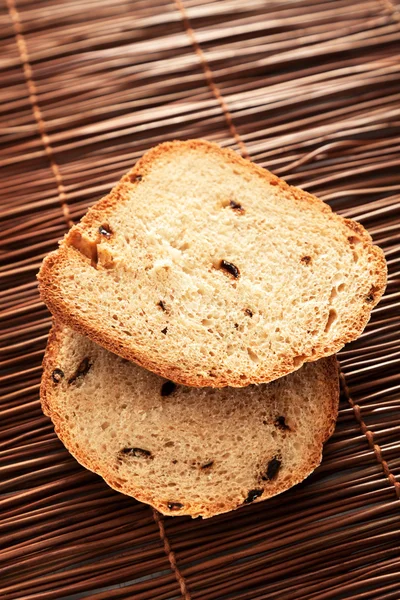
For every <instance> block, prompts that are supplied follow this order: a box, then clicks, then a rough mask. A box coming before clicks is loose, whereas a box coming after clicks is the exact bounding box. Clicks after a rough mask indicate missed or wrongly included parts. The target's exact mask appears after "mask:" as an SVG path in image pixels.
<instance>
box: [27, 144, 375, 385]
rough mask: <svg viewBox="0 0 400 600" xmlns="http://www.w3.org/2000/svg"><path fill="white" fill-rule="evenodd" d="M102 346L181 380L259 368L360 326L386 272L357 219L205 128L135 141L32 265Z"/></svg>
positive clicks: (289, 365)
mask: <svg viewBox="0 0 400 600" xmlns="http://www.w3.org/2000/svg"><path fill="white" fill-rule="evenodd" d="M39 281H40V289H41V294H42V297H43V299H44V301H45V302H46V303H47V305H48V307H49V308H50V310H51V311H52V313H53V314H54V315H55V316H56V317H57V318H58V319H60V320H62V321H63V322H64V323H66V324H67V325H70V326H71V327H72V328H74V329H76V330H77V331H79V332H80V333H82V334H86V335H88V336H89V337H90V338H91V339H92V340H94V341H95V342H97V343H99V344H100V345H102V346H104V347H105V348H107V349H108V350H111V351H112V352H115V353H116V354H119V355H120V356H123V357H124V358H127V359H128V360H131V361H134V362H136V363H138V364H139V365H142V366H143V367H145V368H147V369H150V370H152V371H154V372H155V373H158V374H159V375H162V376H164V377H166V378H168V379H172V380H174V381H177V382H179V383H182V384H186V385H193V386H212V387H223V386H228V385H229V386H238V387H241V386H246V385H249V384H251V383H260V382H268V381H271V380H273V379H276V378H278V377H281V376H283V375H286V374H287V373H290V372H292V371H294V370H295V369H298V368H299V367H300V366H301V365H302V364H303V363H305V362H308V361H313V360H316V359H318V358H321V357H323V356H328V355H330V354H333V353H335V352H336V351H338V350H339V349H340V348H341V347H342V346H343V345H344V344H345V343H346V342H349V341H350V340H354V339H355V338H357V336H359V335H360V333H361V332H362V331H363V329H364V327H365V325H366V323H367V321H368V319H369V316H370V312H371V309H372V308H373V307H374V306H375V305H376V304H377V302H378V300H379V298H380V297H381V295H382V293H383V291H384V288H385V284H386V264H385V259H384V256H383V252H382V251H381V250H380V249H379V248H377V247H376V246H374V245H373V244H372V242H371V237H370V236H369V234H368V233H367V232H366V231H365V230H364V228H363V227H362V226H361V225H359V224H358V223H356V222H354V221H350V220H347V219H344V218H342V217H340V216H338V215H336V214H334V213H332V211H331V209H330V208H329V206H327V205H326V204H324V203H323V202H321V201H320V200H318V199H317V198H315V197H314V196H311V195H310V194H307V193H306V192H304V191H302V190H300V189H296V188H293V187H290V186H289V185H287V184H286V183H285V182H284V181H282V180H280V179H278V178H277V177H275V176H273V175H272V174H271V173H269V172H268V171H265V170H264V169H262V168H260V167H258V166H257V165H255V164H252V163H250V162H249V161H246V160H244V159H242V158H241V157H239V156H238V155H237V154H236V153H235V152H233V151H231V150H222V149H221V148H219V147H218V146H217V145H215V144H211V143H208V142H205V141H201V140H197V141H189V142H172V143H165V144H161V145H160V146H158V147H156V148H154V149H153V150H151V151H149V152H148V153H147V154H145V155H144V156H143V158H142V159H141V160H140V161H139V162H138V163H137V165H136V166H135V167H134V169H133V170H132V171H130V172H129V173H128V174H127V175H126V176H125V177H123V178H122V180H121V181H120V183H119V184H118V185H117V186H116V187H115V188H114V189H113V190H112V192H111V193H110V194H109V195H108V196H107V197H106V198H104V199H103V200H101V201H100V202H98V203H97V204H95V205H94V206H93V207H92V208H91V209H90V210H89V211H88V213H87V215H86V216H85V217H84V218H83V219H82V221H81V222H80V223H79V224H78V225H77V226H75V227H73V228H72V229H71V231H70V233H69V234H68V235H67V236H66V238H65V239H64V241H63V242H62V243H61V246H60V248H59V249H58V250H57V251H56V252H54V253H52V254H50V255H49V256H48V257H47V258H46V259H45V261H44V263H43V266H42V268H41V271H40V275H39Z"/></svg>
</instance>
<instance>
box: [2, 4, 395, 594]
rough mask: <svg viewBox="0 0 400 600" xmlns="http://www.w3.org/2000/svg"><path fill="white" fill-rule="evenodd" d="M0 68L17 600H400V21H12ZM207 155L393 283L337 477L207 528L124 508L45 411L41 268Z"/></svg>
mask: <svg viewBox="0 0 400 600" xmlns="http://www.w3.org/2000/svg"><path fill="white" fill-rule="evenodd" d="M0 68H1V92H0V93H1V99H2V102H1V105H0V130H1V138H2V139H1V146H0V166H1V172H2V174H1V187H0V194H1V198H2V199H1V208H2V214H1V227H0V282H1V288H0V310H1V313H0V319H1V332H0V337H1V342H2V346H1V361H2V362H1V364H2V372H1V405H0V410H1V416H0V598H1V599H2V600H15V599H18V600H21V599H24V600H50V599H56V600H62V599H67V598H69V599H77V598H90V599H91V600H100V599H106V598H107V599H108V598H134V599H135V600H147V599H148V600H150V599H151V600H173V599H180V598H184V599H185V600H190V599H193V600H195V599H202V600H216V599H218V600H224V599H231V598H232V599H237V600H253V599H257V600H262V599H266V600H267V599H268V600H272V599H278V598H279V600H322V599H324V600H328V599H335V600H336V599H338V600H339V599H341V598H351V599H360V600H361V599H369V598H371V599H373V600H389V599H393V600H399V599H400V588H399V584H400V550H399V535H400V531H399V529H400V512H399V509H400V506H399V498H400V483H399V475H400V412H399V407H400V400H399V384H400V375H399V356H400V348H399V339H400V335H399V328H400V314H399V310H398V306H399V296H400V292H399V286H398V284H399V277H400V250H399V241H400V213H399V207H400V201H399V200H400V197H399V191H400V169H399V166H400V136H399V134H400V5H399V4H398V3H396V2H394V1H390V0H384V1H380V0H371V1H368V0H367V1H363V2H361V1H357V0H352V1H351V2H349V1H348V0H331V1H328V0H307V1H305V0H270V1H268V0H247V1H245V0H176V1H175V2H174V0H154V1H148V0H96V1H94V0H87V1H86V2H83V1H82V0H35V1H34V0H7V2H6V3H3V4H1V5H0ZM191 137H205V138H207V139H209V140H214V141H217V142H218V143H220V144H221V145H222V146H231V147H233V148H234V149H236V150H237V151H239V152H241V153H242V154H243V155H244V156H249V157H250V158H251V159H252V160H254V161H256V162H257V163H259V164H261V165H263V166H266V167H268V168H269V169H271V170H272V171H273V172H274V173H276V174H278V175H281V176H283V177H285V178H286V180H287V181H289V182H290V183H294V184H296V185H300V186H301V187H304V188H305V189H307V190H309V191H311V192H313V193H315V194H317V195H319V196H320V197H321V198H322V199H324V200H325V201H327V202H328V203H329V204H330V205H331V206H332V207H333V208H334V209H335V210H337V211H339V212H340V213H341V214H343V215H345V216H348V217H354V218H356V219H358V220H359V221H361V222H362V223H363V224H364V225H365V226H366V227H368V229H369V231H370V232H371V233H372V235H373V237H374V239H375V241H376V243H378V244H380V245H381V246H382V247H383V248H384V250H385V252H386V257H387V260H388V265H389V270H390V276H389V285H388V289H387V292H386V295H385V297H384V298H383V300H382V302H381V303H380V304H379V306H378V307H377V309H376V310H375V311H374V314H373V318H372V320H371V322H370V324H369V325H368V327H367V329H366V331H365V333H364V335H363V336H362V338H361V339H360V340H358V341H357V342H356V343H354V344H352V345H350V346H348V347H346V349H345V350H344V351H342V352H341V353H340V360H341V366H342V369H343V373H344V375H345V379H344V377H343V380H342V384H343V394H342V400H341V408H340V415H339V419H338V424H337V428H336V433H335V434H334V436H333V437H332V439H331V440H330V441H329V443H328V444H327V445H326V448H325V453H324V461H323V463H322V465H321V467H320V468H319V469H318V470H317V471H316V473H315V474H314V475H313V476H312V477H310V478H309V479H308V480H307V481H306V482H305V483H303V484H302V485H300V486H297V487H296V488H295V489H292V490H290V491H288V492H286V493H285V494H283V495H281V496H278V497H276V498H274V499H272V500H269V501H266V502H263V503H260V504H257V505H253V506H249V507H247V508H243V509H241V510H239V511H236V512H235V513H231V514H226V515H222V516H220V517H217V518H213V519H210V520H205V521H202V520H199V519H197V520H190V519H187V518H175V519H171V518H166V519H163V518H162V517H161V516H159V515H158V514H157V513H156V512H155V511H153V510H152V509H151V508H149V507H148V506H145V505H142V504H140V503H138V502H136V501H135V500H133V499H131V498H128V497H125V496H122V495H119V494H117V493H116V492H114V491H112V490H111V489H109V488H108V487H107V486H106V485H105V484H104V483H103V482H102V480H100V478H98V477H97V476H95V475H93V474H91V473H89V472H87V471H85V470H84V469H83V468H81V467H80V466H79V465H78V464H77V463H76V461H75V460H74V459H73V458H72V457H71V456H70V455H69V454H68V452H67V451H66V450H65V449H64V448H63V446H62V444H61V443H60V442H59V441H58V440H57V438H56V436H55V435H54V432H53V428H52V426H51V423H50V421H49V420H48V419H47V418H46V417H44V416H43V414H42V412H41V409H40V404H39V399H38V393H39V380H40V374H41V360H42V356H43V351H44V348H45V344H46V337H47V334H48V331H49V327H50V317H49V313H48V312H47V310H46V308H45V307H44V305H43V304H42V303H41V302H40V299H39V296H38V291H37V284H36V279H35V276H36V272H37V270H38V268H39V265H40V262H41V260H42V258H43V257H44V256H45V254H46V253H47V252H49V251H50V250H52V249H53V248H55V246H56V243H57V240H59V239H60V238H61V237H62V236H63V235H64V233H65V232H66V231H67V228H68V226H69V225H70V223H71V222H72V221H73V222H76V221H77V220H78V219H79V218H80V217H81V216H82V215H83V214H84V212H85V210H86V209H87V207H88V206H89V205H90V204H91V203H92V202H94V201H95V200H97V199H98V198H100V197H101V196H102V195H104V194H105V193H106V192H108V190H109V189H110V187H111V186H112V185H113V184H114V183H115V182H116V181H117V180H118V179H119V178H120V176H121V175H122V174H123V173H124V172H125V171H126V170H127V169H128V168H130V167H131V166H132V164H133V163H134V162H135V161H136V159H137V158H138V157H140V156H141V155H142V153H143V152H144V151H145V150H146V149H148V148H149V147H151V146H153V145H155V144H156V143H159V142H161V141H164V140H171V139H175V138H178V139H185V138H191Z"/></svg>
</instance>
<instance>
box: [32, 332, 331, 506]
mask: <svg viewBox="0 0 400 600" xmlns="http://www.w3.org/2000/svg"><path fill="white" fill-rule="evenodd" d="M64 332H65V326H63V325H62V324H61V323H57V322H55V323H53V327H52V330H51V332H50V336H49V339H48V345H47V349H46V353H45V356H44V359H43V376H42V382H41V387H40V397H41V403H42V408H43V412H44V413H45V415H47V416H48V417H50V419H51V420H52V422H53V424H54V429H55V432H56V434H57V436H58V437H59V438H60V440H61V441H62V442H63V444H64V445H65V446H66V448H67V449H68V450H69V452H70V453H71V454H72V455H73V456H74V457H75V458H76V460H77V461H78V462H79V463H80V464H81V465H83V466H84V467H85V468H87V469H89V470H90V471H92V472H94V473H96V474H98V475H100V476H101V477H102V478H103V479H104V480H105V482H106V483H107V484H108V485H109V486H110V487H111V488H113V489H115V490H116V491H118V492H121V493H123V494H126V495H128V496H133V497H134V498H136V499H137V500H139V501H141V502H144V503H146V504H150V505H151V506H153V507H154V508H155V509H157V510H158V511H159V512H160V513H162V514H164V515H167V516H184V515H189V516H191V517H193V518H195V517H198V516H201V517H203V518H209V517H212V516H215V515H217V514H221V513H224V512H228V511H231V510H236V509H238V508H241V507H244V506H246V503H245V502H244V498H243V495H242V494H240V492H239V491H238V494H237V497H235V498H229V499H227V501H226V502H225V504H224V505H223V506H221V503H216V502H212V501H210V502H207V503H204V502H203V503H202V504H197V503H196V502H185V505H184V507H183V508H182V509H181V510H176V511H173V512H171V511H169V510H167V509H166V505H165V499H161V498H159V497H157V495H154V494H152V493H151V491H150V490H148V489H147V490H146V491H144V490H143V489H138V488H137V487H135V486H133V485H129V482H126V483H124V482H123V483H120V482H117V481H116V479H115V474H113V473H112V472H111V470H110V469H109V468H108V465H107V464H104V462H101V460H99V459H97V460H94V459H93V458H90V457H89V456H88V454H85V452H84V451H83V450H82V448H81V447H77V445H76V441H75V439H74V436H73V434H71V428H70V421H69V422H67V421H66V420H65V418H64V417H65V415H63V414H60V413H59V412H58V411H57V386H55V385H54V382H53V380H52V372H53V370H54V369H55V368H56V366H58V365H59V360H58V357H59V353H60V349H61V347H62V343H63V336H64ZM318 366H319V368H321V369H322V373H323V378H324V381H325V383H326V386H327V397H326V398H325V397H324V398H321V404H322V410H324V411H325V427H324V430H323V431H321V435H320V437H319V438H318V439H314V440H313V446H314V451H313V452H312V453H310V455H309V456H308V461H307V464H306V465H304V466H303V468H302V469H299V470H297V471H296V473H292V477H291V478H290V480H288V479H287V478H285V481H283V482H282V481H280V480H279V478H278V480H277V481H276V483H275V482H269V483H268V485H266V486H265V489H264V493H263V494H262V496H260V497H258V498H256V499H255V500H254V503H255V502H261V501H263V500H266V499H268V498H270V497H272V496H275V495H277V494H280V493H282V492H284V491H286V490H287V489H289V488H290V487H292V486H294V485H296V484H298V483H300V482H301V481H303V480H304V479H306V478H307V477H308V476H309V475H310V474H311V473H312V472H313V471H314V470H315V469H316V467H317V466H318V465H319V464H320V462H321V460H322V449H323V444H324V443H325V442H326V441H327V440H328V439H329V437H330V436H331V435H332V433H333V431H334V429H335V422H336V418H337V413H338V406H339V377H338V363H337V360H336V357H335V356H330V357H328V358H324V359H322V360H321V361H320V362H319V365H318Z"/></svg>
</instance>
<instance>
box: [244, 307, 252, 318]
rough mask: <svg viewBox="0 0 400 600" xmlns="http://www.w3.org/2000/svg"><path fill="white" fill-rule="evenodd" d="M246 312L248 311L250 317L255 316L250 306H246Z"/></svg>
mask: <svg viewBox="0 0 400 600" xmlns="http://www.w3.org/2000/svg"><path fill="white" fill-rule="evenodd" d="M244 312H245V313H246V315H247V316H248V317H250V318H251V317H252V316H253V311H252V310H250V309H249V308H246V309H245V311H244Z"/></svg>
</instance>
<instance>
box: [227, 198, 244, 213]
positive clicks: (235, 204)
mask: <svg viewBox="0 0 400 600" xmlns="http://www.w3.org/2000/svg"><path fill="white" fill-rule="evenodd" d="M229 206H230V207H231V209H232V210H236V212H238V213H244V208H243V206H242V205H241V204H239V202H235V201H234V200H231V201H230V202H229Z"/></svg>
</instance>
